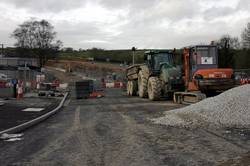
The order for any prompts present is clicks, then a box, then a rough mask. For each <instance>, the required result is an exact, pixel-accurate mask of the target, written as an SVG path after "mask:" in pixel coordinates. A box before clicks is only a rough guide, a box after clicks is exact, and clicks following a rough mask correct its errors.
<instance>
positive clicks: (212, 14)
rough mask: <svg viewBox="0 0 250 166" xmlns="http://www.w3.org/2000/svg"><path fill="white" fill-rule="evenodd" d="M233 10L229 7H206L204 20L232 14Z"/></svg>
mask: <svg viewBox="0 0 250 166" xmlns="http://www.w3.org/2000/svg"><path fill="white" fill-rule="evenodd" d="M234 11H235V9H233V8H230V7H220V8H218V7H212V8H210V9H207V10H206V11H205V12H204V14H203V15H204V18H205V19H206V20H212V19H214V18H218V17H223V16H228V15H230V14H232V13H233V12H234Z"/></svg>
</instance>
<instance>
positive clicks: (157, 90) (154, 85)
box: [148, 77, 161, 101]
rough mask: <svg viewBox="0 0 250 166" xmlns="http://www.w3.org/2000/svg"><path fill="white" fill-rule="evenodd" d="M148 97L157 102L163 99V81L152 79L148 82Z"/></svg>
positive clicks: (156, 78)
mask: <svg viewBox="0 0 250 166" xmlns="http://www.w3.org/2000/svg"><path fill="white" fill-rule="evenodd" d="M148 97H149V99H150V100H153V101H156V100H159V99H160V97H161V81H160V79H159V78H158V77H150V78H149V80H148Z"/></svg>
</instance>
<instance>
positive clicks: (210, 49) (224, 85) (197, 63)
mask: <svg viewBox="0 0 250 166" xmlns="http://www.w3.org/2000/svg"><path fill="white" fill-rule="evenodd" d="M183 56H184V64H183V66H184V82H185V91H184V92H175V93H174V102H177V103H195V102H198V101H200V100H202V99H204V98H206V94H208V93H211V92H215V91H225V90H228V89H230V88H232V87H234V86H235V81H234V74H233V69H231V68H223V69H222V68H218V51H217V47H216V46H214V45H198V46H194V47H190V48H184V52H183Z"/></svg>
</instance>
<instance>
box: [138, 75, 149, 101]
mask: <svg viewBox="0 0 250 166" xmlns="http://www.w3.org/2000/svg"><path fill="white" fill-rule="evenodd" d="M147 87H148V79H147V77H146V75H145V73H144V72H143V71H142V70H141V71H140V72H139V74H138V93H139V96H140V97H142V98H146V97H148V92H147Z"/></svg>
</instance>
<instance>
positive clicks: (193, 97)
mask: <svg viewBox="0 0 250 166" xmlns="http://www.w3.org/2000/svg"><path fill="white" fill-rule="evenodd" d="M205 98H206V95H205V94H204V93H201V92H175V93H174V102H175V103H179V104H194V103H197V102H199V101H201V100H203V99H205Z"/></svg>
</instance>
